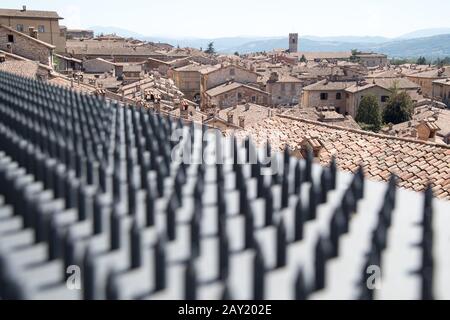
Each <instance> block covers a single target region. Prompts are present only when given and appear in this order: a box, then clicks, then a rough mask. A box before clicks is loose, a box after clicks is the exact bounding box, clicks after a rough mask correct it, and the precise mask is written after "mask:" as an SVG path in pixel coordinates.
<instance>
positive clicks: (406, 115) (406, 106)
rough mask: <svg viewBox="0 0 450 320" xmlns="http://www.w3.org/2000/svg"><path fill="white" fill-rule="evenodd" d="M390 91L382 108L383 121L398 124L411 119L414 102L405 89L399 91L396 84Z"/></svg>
mask: <svg viewBox="0 0 450 320" xmlns="http://www.w3.org/2000/svg"><path fill="white" fill-rule="evenodd" d="M391 91H392V93H391V95H390V97H389V100H388V103H387V105H386V107H385V108H384V110H383V121H384V122H385V123H393V124H398V123H402V122H405V121H409V120H411V119H412V114H413V110H414V104H413V101H412V99H411V97H410V96H409V95H408V94H407V93H406V92H405V91H401V92H400V91H399V90H398V87H397V84H395V85H394V87H393V88H392V89H391Z"/></svg>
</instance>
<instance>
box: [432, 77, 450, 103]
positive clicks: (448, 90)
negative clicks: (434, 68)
mask: <svg viewBox="0 0 450 320" xmlns="http://www.w3.org/2000/svg"><path fill="white" fill-rule="evenodd" d="M433 97H434V98H439V99H441V101H442V102H443V103H445V104H446V105H447V106H450V81H449V82H448V83H447V84H442V83H433Z"/></svg>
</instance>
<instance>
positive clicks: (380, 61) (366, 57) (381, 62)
mask: <svg viewBox="0 0 450 320" xmlns="http://www.w3.org/2000/svg"><path fill="white" fill-rule="evenodd" d="M356 58H357V59H358V61H359V63H361V64H362V65H363V66H365V67H367V68H373V67H386V66H387V65H388V63H389V61H388V58H387V56H386V55H384V54H372V53H368V54H357V55H356Z"/></svg>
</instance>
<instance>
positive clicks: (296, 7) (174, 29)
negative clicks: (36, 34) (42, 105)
mask: <svg viewBox="0 0 450 320" xmlns="http://www.w3.org/2000/svg"><path fill="white" fill-rule="evenodd" d="M22 5H27V7H28V9H30V10H33V9H34V10H54V11H57V12H58V13H59V15H60V16H62V17H64V20H62V22H61V24H62V25H66V26H68V27H69V28H88V27H91V26H114V27H120V28H123V29H127V30H130V31H134V32H138V33H140V34H143V35H145V36H170V37H177V38H180V37H197V38H206V37H226V36H285V35H286V34H287V33H289V32H294V31H295V32H298V33H299V34H300V35H314V36H349V35H350V36H385V37H396V36H400V35H402V34H405V33H408V32H411V31H415V30H418V29H426V28H441V27H450V20H449V19H448V16H449V14H450V1H448V0H426V1H424V0H319V1H311V0H270V1H269V0H121V1H118V0H75V1H73V0H72V1H69V0H28V1H26V0H21V1H17V0H1V4H0V7H2V8H21V7H22Z"/></svg>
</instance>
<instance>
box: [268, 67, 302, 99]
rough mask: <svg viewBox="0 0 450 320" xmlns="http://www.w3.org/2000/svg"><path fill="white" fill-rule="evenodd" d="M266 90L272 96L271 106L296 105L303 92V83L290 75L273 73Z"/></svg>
mask: <svg viewBox="0 0 450 320" xmlns="http://www.w3.org/2000/svg"><path fill="white" fill-rule="evenodd" d="M266 90H267V92H268V93H269V94H270V96H271V99H270V104H271V105H272V106H276V105H295V104H298V102H299V101H298V97H299V96H300V93H301V91H302V81H300V80H299V79H298V78H295V77H292V76H290V75H286V74H281V75H279V74H278V73H277V72H273V73H272V74H271V76H270V78H269V80H268V81H267V83H266Z"/></svg>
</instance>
